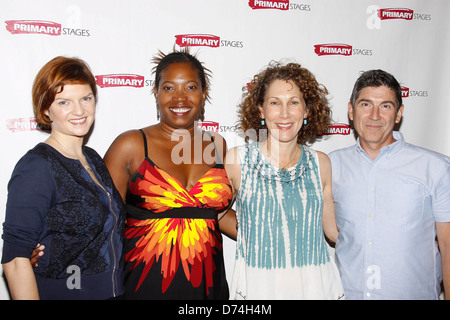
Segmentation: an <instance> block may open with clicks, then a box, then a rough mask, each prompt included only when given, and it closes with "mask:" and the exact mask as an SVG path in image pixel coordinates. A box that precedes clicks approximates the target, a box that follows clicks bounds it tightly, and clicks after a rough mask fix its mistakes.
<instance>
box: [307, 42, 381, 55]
mask: <svg viewBox="0 0 450 320" xmlns="http://www.w3.org/2000/svg"><path fill="white" fill-rule="evenodd" d="M314 52H315V53H316V54H317V55H318V56H330V55H341V56H351V55H364V56H371V55H372V50H369V49H356V48H353V47H352V46H351V45H348V44H343V43H327V44H316V45H315V46H314Z"/></svg>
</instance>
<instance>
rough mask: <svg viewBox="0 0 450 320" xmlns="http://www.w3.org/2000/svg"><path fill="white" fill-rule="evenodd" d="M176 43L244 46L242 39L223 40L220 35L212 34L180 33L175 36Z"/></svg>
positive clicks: (207, 45)
mask: <svg viewBox="0 0 450 320" xmlns="http://www.w3.org/2000/svg"><path fill="white" fill-rule="evenodd" d="M175 43H176V44H177V45H179V46H180V47H186V46H190V47H211V48H218V47H234V48H243V47H244V44H243V42H242V41H236V40H224V39H222V40H221V39H220V37H218V36H215V35H212V34H180V35H176V36H175Z"/></svg>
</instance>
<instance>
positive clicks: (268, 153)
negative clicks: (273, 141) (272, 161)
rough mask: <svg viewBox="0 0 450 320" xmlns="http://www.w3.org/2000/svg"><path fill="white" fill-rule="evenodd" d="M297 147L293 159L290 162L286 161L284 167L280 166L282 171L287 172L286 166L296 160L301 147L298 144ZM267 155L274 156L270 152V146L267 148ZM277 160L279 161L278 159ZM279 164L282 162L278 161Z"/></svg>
mask: <svg viewBox="0 0 450 320" xmlns="http://www.w3.org/2000/svg"><path fill="white" fill-rule="evenodd" d="M295 148H296V150H295V154H294V156H293V157H291V159H290V160H289V162H288V163H286V164H285V165H284V166H282V167H281V168H280V169H281V172H283V173H285V172H286V168H287V167H288V166H289V165H290V164H291V162H292V161H294V160H295V159H296V158H297V154H298V149H299V148H298V146H295ZM267 155H268V156H269V158H271V157H272V154H271V153H270V150H269V148H267ZM277 162H278V161H277ZM278 164H280V163H278Z"/></svg>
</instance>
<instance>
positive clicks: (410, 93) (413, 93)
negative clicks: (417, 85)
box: [402, 86, 428, 98]
mask: <svg viewBox="0 0 450 320" xmlns="http://www.w3.org/2000/svg"><path fill="white" fill-rule="evenodd" d="M408 97H421V98H426V97H428V91H427V90H410V89H409V88H408V87H404V86H402V98H408Z"/></svg>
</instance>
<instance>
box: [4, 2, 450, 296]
mask: <svg viewBox="0 0 450 320" xmlns="http://www.w3.org/2000/svg"><path fill="white" fill-rule="evenodd" d="M449 14H450V1H448V0H429V1H423V0H378V1H376V0H373V1H361V0H340V1H334V0H265V1H259V0H191V1H186V0H170V1H166V0H130V1H121V0H96V1H91V0H78V1H75V0H73V1H69V0H33V1H32V0H2V1H1V2H0V20H1V23H2V24H3V27H2V28H0V45H1V50H0V61H1V64H0V76H1V77H0V93H1V94H0V96H1V102H0V107H1V112H0V123H1V125H0V133H1V137H0V141H1V146H2V150H3V151H2V157H1V158H0V161H1V162H0V168H1V169H0V208H1V209H0V221H1V222H3V220H4V208H5V203H6V196H7V183H8V181H9V178H10V175H11V172H12V170H13V168H14V165H15V164H16V162H17V161H18V160H19V158H20V157H21V156H22V155H23V154H24V153H25V152H26V151H27V150H29V149H30V148H32V147H33V146H34V145H35V144H37V143H38V142H41V141H43V140H45V139H46V137H47V134H45V133H43V132H40V131H38V130H36V123H35V121H34V118H33V110H32V104H31V86H32V82H33V79H34V77H35V75H36V73H37V72H38V70H39V69H40V68H41V67H42V66H43V65H44V64H45V63H46V62H47V61H48V60H50V59H52V58H53V57H55V56H57V55H66V56H77V57H80V58H82V59H84V60H86V61H87V62H88V63H89V65H90V66H91V68H92V70H93V72H94V74H95V75H96V76H97V79H98V85H99V102H98V104H97V115H96V122H95V127H94V130H93V133H92V135H91V137H90V139H89V141H88V145H89V146H91V147H93V148H94V149H96V150H97V151H98V152H99V153H100V154H101V155H104V153H105V152H106V150H107V148H108V146H109V145H110V143H111V142H112V141H113V139H114V138H115V137H116V136H117V135H118V134H120V133H121V132H123V131H125V130H129V129H133V128H141V127H144V126H147V125H150V124H153V123H155V122H156V110H155V102H154V99H153V95H152V94H151V90H150V86H151V84H152V81H153V76H152V73H151V68H152V67H153V65H152V64H151V63H150V59H151V57H152V56H154V55H155V54H156V53H157V51H158V50H162V51H163V52H166V53H167V52H170V51H171V50H172V48H173V46H174V45H177V47H178V46H184V45H186V44H190V45H191V46H194V47H193V49H194V52H198V54H199V59H200V60H201V61H203V62H204V63H205V65H206V66H207V67H208V68H209V69H211V70H212V72H213V77H212V88H211V92H210V94H211V97H212V101H211V104H207V105H206V119H205V121H206V123H204V124H203V125H204V126H205V127H206V126H209V127H210V128H213V129H214V130H218V131H219V132H220V133H221V134H222V135H223V136H224V137H225V138H226V139H227V142H228V145H229V147H231V146H234V145H237V144H241V143H242V141H241V140H240V138H238V136H237V135H236V133H235V132H234V129H235V122H236V106H237V104H238V103H239V101H240V98H241V94H242V91H241V88H242V87H243V86H244V85H245V84H246V83H247V82H249V80H250V79H251V78H252V76H253V75H254V74H255V73H257V72H258V71H260V70H261V69H262V68H263V67H264V66H266V65H267V64H268V63H269V61H270V60H281V59H287V60H292V61H296V62H299V63H301V64H302V65H304V66H305V67H307V68H308V69H310V70H311V71H312V72H313V73H314V74H315V75H316V77H317V79H318V81H319V82H320V83H322V84H324V85H325V86H326V87H327V88H328V90H329V92H330V95H329V98H330V103H331V106H332V111H333V119H334V121H335V122H336V125H335V126H333V127H332V128H330V130H329V133H332V134H329V135H325V136H324V137H323V139H322V140H321V141H319V142H317V143H315V144H314V145H313V148H315V149H317V150H321V151H324V152H330V151H332V150H334V149H337V148H341V147H346V146H348V145H351V144H353V143H354V137H353V135H352V134H351V131H350V130H349V129H348V118H347V102H348V99H349V97H350V93H351V90H352V87H353V83H354V82H355V80H356V78H357V77H358V75H359V72H360V71H363V70H369V69H374V68H380V69H384V70H386V71H388V72H390V73H392V74H393V75H394V76H395V77H396V78H397V79H398V80H399V82H400V83H401V84H402V86H403V87H404V104H405V113H404V120H403V123H402V125H401V128H400V131H401V132H402V133H403V134H404V136H405V139H406V140H407V141H408V142H411V143H414V144H417V145H420V146H422V147H425V148H429V149H432V150H435V151H438V152H441V153H444V154H446V155H450V141H449V140H450V138H449V137H450V127H449V125H448V124H449V122H450V111H449V109H450V108H449V107H450V105H449V100H450V99H449V98H450V96H449V88H450V76H449V75H450V19H448V16H449ZM0 249H1V245H0ZM234 250H235V247H234V242H233V241H231V240H229V239H226V240H225V259H226V262H227V276H228V279H231V276H232V272H233V262H234ZM0 299H9V295H8V293H7V289H6V285H5V282H4V280H0Z"/></svg>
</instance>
